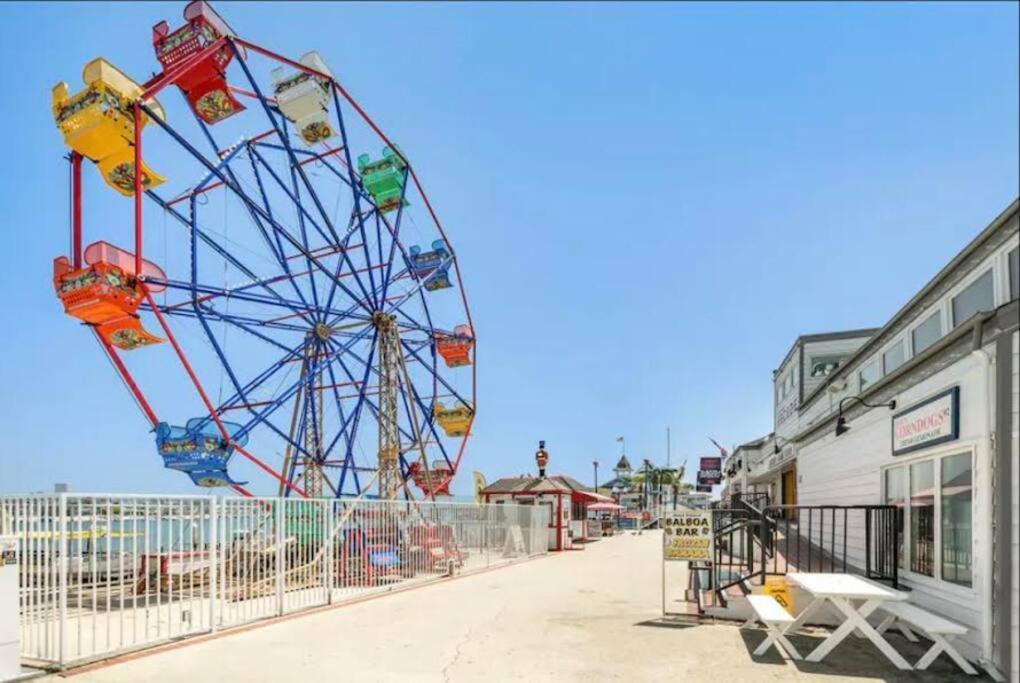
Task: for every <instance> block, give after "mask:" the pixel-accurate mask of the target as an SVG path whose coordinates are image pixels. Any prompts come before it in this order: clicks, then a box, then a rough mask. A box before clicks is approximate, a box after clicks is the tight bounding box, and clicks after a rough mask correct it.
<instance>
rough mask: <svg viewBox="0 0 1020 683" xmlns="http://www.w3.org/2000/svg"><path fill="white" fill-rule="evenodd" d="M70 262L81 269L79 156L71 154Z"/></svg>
mask: <svg viewBox="0 0 1020 683" xmlns="http://www.w3.org/2000/svg"><path fill="white" fill-rule="evenodd" d="M71 260H72V262H73V263H74V269H75V270H78V269H79V268H81V154H78V152H71Z"/></svg>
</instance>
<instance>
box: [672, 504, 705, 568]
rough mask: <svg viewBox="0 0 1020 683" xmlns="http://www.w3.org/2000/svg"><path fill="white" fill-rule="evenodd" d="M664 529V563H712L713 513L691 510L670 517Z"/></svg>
mask: <svg viewBox="0 0 1020 683" xmlns="http://www.w3.org/2000/svg"><path fill="white" fill-rule="evenodd" d="M660 526H661V527H662V559H663V560H665V561H667V562H670V561H674V562H675V561H685V562H711V561H712V511H711V510H689V511H685V512H675V513H671V514H669V515H666V516H665V517H663V518H662V519H661V520H660Z"/></svg>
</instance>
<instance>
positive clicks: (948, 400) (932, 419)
mask: <svg viewBox="0 0 1020 683" xmlns="http://www.w3.org/2000/svg"><path fill="white" fill-rule="evenodd" d="M959 436H960V387H953V388H951V389H948V390H947V391H943V392H942V393H939V394H936V395H934V396H932V397H931V398H929V399H926V400H924V401H922V402H921V403H918V404H917V405H914V406H912V407H910V408H907V409H906V410H904V411H903V412H901V413H898V414H896V415H893V419H892V454H893V455H903V454H904V453H910V452H912V451H916V450H918V449H920V448H928V447H929V446H934V445H936V444H940V443H945V442H946V441H953V440H955V439H957V438H959Z"/></svg>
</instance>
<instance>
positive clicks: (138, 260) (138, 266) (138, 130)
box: [135, 102, 142, 275]
mask: <svg viewBox="0 0 1020 683" xmlns="http://www.w3.org/2000/svg"><path fill="white" fill-rule="evenodd" d="M141 274H142V105H141V104H139V103H138V102H135V275H141Z"/></svg>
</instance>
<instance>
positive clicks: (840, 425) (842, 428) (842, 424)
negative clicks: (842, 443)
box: [836, 396, 896, 436]
mask: <svg viewBox="0 0 1020 683" xmlns="http://www.w3.org/2000/svg"><path fill="white" fill-rule="evenodd" d="M847 401H857V402H858V403H860V404H861V405H862V406H867V407H868V408H882V407H885V408H888V409H889V410H896V401H889V402H888V403H877V404H872V403H868V402H867V401H865V400H863V399H861V398H860V397H859V396H847V397H846V398H844V399H843V400H841V401H840V402H839V416H838V417H837V418H836V436H842V435H843V434H846V433H847V432H849V431H850V425H848V424H847V423H846V418H845V417H843V404H844V403H846V402H847Z"/></svg>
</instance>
